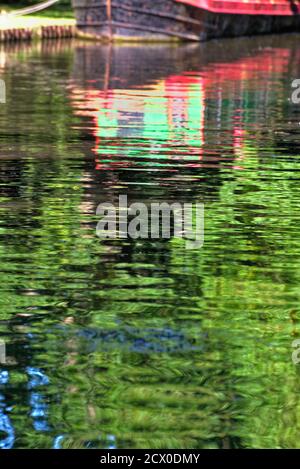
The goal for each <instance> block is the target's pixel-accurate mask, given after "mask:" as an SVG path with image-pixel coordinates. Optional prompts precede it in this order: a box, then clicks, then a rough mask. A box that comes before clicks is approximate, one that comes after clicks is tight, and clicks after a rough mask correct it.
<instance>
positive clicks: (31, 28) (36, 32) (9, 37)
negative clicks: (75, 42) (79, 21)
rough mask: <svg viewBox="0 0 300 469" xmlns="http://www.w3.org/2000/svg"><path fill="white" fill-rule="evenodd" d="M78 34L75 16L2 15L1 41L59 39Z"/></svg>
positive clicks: (0, 22) (0, 19)
mask: <svg viewBox="0 0 300 469" xmlns="http://www.w3.org/2000/svg"><path fill="white" fill-rule="evenodd" d="M75 36H76V22H75V19H73V18H56V17H45V16H36V15H34V16H30V15H29V16H22V17H14V16H3V18H1V17H0V42H13V41H22V40H27V41H28V40H33V39H57V38H62V37H75Z"/></svg>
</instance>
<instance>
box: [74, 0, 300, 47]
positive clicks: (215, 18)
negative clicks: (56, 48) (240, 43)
mask: <svg viewBox="0 0 300 469" xmlns="http://www.w3.org/2000/svg"><path fill="white" fill-rule="evenodd" d="M72 3H73V7H74V10H75V15H76V19H77V26H78V29H79V31H81V32H82V33H83V34H85V35H87V36H91V37H96V38H101V39H106V40H133V41H134V40H137V41H140V40H152V41H155V40H158V41H160V40H172V39H173V40H190V41H204V40H207V39H212V38H223V37H236V36H245V35H254V34H267V33H280V32H292V31H300V0H72Z"/></svg>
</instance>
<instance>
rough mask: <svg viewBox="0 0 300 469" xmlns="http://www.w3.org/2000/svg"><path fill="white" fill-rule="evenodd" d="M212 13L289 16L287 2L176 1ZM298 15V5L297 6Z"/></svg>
mask: <svg viewBox="0 0 300 469" xmlns="http://www.w3.org/2000/svg"><path fill="white" fill-rule="evenodd" d="M176 1H177V2H180V3H185V4H187V5H192V6H194V7H197V8H202V9H204V10H208V11H211V12H214V13H228V14H238V15H280V16H291V15H293V14H294V13H293V12H292V10H291V3H290V2H289V0H262V1H261V0H176ZM298 5H299V6H298V8H299V13H300V4H298Z"/></svg>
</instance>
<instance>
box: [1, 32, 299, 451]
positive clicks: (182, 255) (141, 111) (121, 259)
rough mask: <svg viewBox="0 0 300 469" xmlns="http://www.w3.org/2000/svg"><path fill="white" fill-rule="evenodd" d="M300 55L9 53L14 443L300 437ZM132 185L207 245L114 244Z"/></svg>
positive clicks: (6, 326) (274, 46)
mask: <svg viewBox="0 0 300 469" xmlns="http://www.w3.org/2000/svg"><path fill="white" fill-rule="evenodd" d="M298 44H299V37H298V36H283V37H269V38H256V39H251V40H249V39H241V40H235V41H224V42H211V43H208V44H203V45H201V46H195V45H193V44H187V45H183V46H176V47H165V46H148V47H145V48H143V47H137V46H135V47H110V46H99V45H94V44H90V43H88V44H82V43H69V42H63V43H58V42H55V41H53V42H49V43H43V45H42V46H41V45H32V46H22V47H18V48H17V47H16V46H13V47H9V48H6V49H5V48H2V49H0V77H1V78H3V79H4V80H5V82H6V88H7V103H6V104H5V105H4V104H1V105H0V131H1V133H0V334H1V340H2V346H1V350H2V361H3V362H4V363H2V365H1V373H0V447H2V448H13V447H14V448H81V447H88V448H230V447H234V448H253V447H255V448H268V447H278V448H279V447H281V448H283V447H291V448H294V447H297V446H299V430H300V408H299V391H300V379H299V370H300V368H299V366H300V365H298V367H297V366H296V365H294V364H293V362H292V351H293V349H292V342H293V340H295V339H297V338H299V337H300V325H299V316H300V313H299V304H300V302H299V297H300V286H299V281H300V267H299V261H300V244H299V243H300V234H299V221H300V181H299V180H300V172H299V170H300V160H299V154H300V144H299V132H300V105H295V104H292V103H291V101H290V95H291V90H292V89H291V82H292V80H293V79H294V78H298V77H299V76H300V62H299V59H300V50H299V48H298V47H299V46H298ZM120 194H128V201H129V203H130V202H145V203H147V204H149V203H150V202H153V201H154V202H162V201H167V202H172V201H178V202H181V203H184V202H201V203H204V204H205V243H204V246H203V248H202V249H196V250H187V249H186V245H185V242H184V240H180V239H170V240H157V239H156V240H150V239H149V240H147V239H136V240H130V239H116V240H101V239H99V238H97V236H96V233H95V228H96V224H97V218H98V217H97V216H96V208H97V205H98V204H99V203H101V202H113V203H117V201H118V197H119V195H120ZM4 342H5V344H6V357H3V343H4Z"/></svg>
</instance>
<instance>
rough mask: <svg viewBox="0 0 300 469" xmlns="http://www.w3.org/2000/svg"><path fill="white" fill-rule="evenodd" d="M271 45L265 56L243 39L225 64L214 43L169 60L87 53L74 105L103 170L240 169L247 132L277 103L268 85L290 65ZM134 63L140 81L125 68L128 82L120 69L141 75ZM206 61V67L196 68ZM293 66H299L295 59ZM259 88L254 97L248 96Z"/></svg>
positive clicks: (127, 52)
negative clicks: (222, 165) (89, 128)
mask: <svg viewBox="0 0 300 469" xmlns="http://www.w3.org/2000/svg"><path fill="white" fill-rule="evenodd" d="M271 40H272V41H273V46H274V47H273V49H271V48H269V47H268V44H269V42H266V47H265V48H260V47H259V43H258V44H256V43H255V41H253V40H252V41H251V45H250V47H249V44H250V43H249V42H248V41H247V40H246V39H243V40H241V41H239V46H238V49H239V50H235V51H233V50H232V51H231V53H230V54H229V57H228V55H226V57H224V60H222V53H221V54H220V53H219V52H220V49H219V48H218V46H217V48H216V47H215V46H214V45H213V44H212V43H211V44H207V45H205V46H204V47H202V46H199V48H198V47H196V50H194V48H193V51H192V52H191V51H190V49H189V46H190V45H188V46H187V49H186V47H185V46H183V47H182V49H181V48H178V49H177V48H176V52H174V54H177V57H176V56H175V57H172V58H171V59H168V58H167V57H169V52H170V54H172V48H169V49H168V50H167V51H166V50H164V48H155V47H153V49H152V52H151V48H150V49H148V48H147V50H146V51H145V49H139V48H132V47H128V48H127V47H125V48H123V47H121V48H113V49H110V47H109V46H107V47H99V46H91V47H89V48H81V49H80V50H79V51H78V57H80V63H81V65H80V63H77V64H76V67H75V68H76V69H81V70H85V72H84V75H81V77H80V76H78V75H76V73H77V72H75V77H76V87H74V88H72V100H73V102H74V109H75V110H76V113H77V114H78V115H80V116H83V117H86V118H88V119H91V120H92V122H93V134H94V137H95V141H96V145H95V148H94V152H95V155H96V168H97V169H101V170H117V169H122V168H123V169H126V168H127V169H128V168H135V167H137V166H138V167H139V168H141V167H144V168H147V167H151V168H156V169H157V170H161V169H162V168H168V170H169V171H170V170H172V171H176V170H177V169H178V168H179V167H180V166H181V165H184V166H185V167H191V168H192V167H197V166H201V167H208V166H209V165H211V164H215V162H216V161H219V162H222V161H225V162H226V163H228V161H238V163H234V165H237V166H239V165H240V160H241V156H242V154H243V145H245V140H247V135H246V133H245V131H244V130H245V128H246V127H247V126H249V125H251V122H252V123H254V122H259V119H263V114H262V113H261V112H260V110H261V108H262V106H264V107H268V105H269V104H270V100H272V99H276V97H275V95H276V93H275V94H274V93H273V94H270V93H268V92H267V89H266V86H268V84H267V83H268V80H267V77H268V76H272V77H273V78H274V77H275V76H276V75H278V76H279V75H280V74H282V73H283V71H284V70H285V69H286V68H287V67H288V66H289V64H290V62H291V57H290V55H291V49H287V48H286V47H281V46H280V41H278V46H277V42H276V40H275V39H274V38H270V43H271V42H272V41H271ZM274 41H275V42H274ZM243 46H244V47H243ZM243 49H244V50H243ZM163 50H164V53H163V52H162V51H163ZM151 53H152V54H153V57H152V60H151ZM143 54H146V56H145V57H144V58H143V57H142V56H143ZM295 54H296V53H295ZM135 56H136V68H137V67H139V70H140V74H139V73H137V74H136V75H133V74H132V73H131V75H130V73H129V72H128V75H127V73H126V67H125V76H124V81H123V77H122V80H121V79H120V76H122V75H120V73H119V67H120V66H122V64H124V63H125V64H126V63H130V64H131V67H132V68H131V70H132V69H135V59H134V57H135ZM163 56H165V57H166V59H165V62H164V69H165V70H167V71H168V60H170V73H169V75H167V76H165V77H162V76H160V73H159V67H156V64H157V63H159V61H160V60H163ZM200 56H201V61H199V60H198V61H195V60H194V58H195V57H200ZM294 59H295V61H297V58H296V56H295V58H294ZM82 62H84V64H85V66H82ZM144 62H145V63H147V67H145V73H143V70H144ZM199 62H200V64H201V65H200V64H199ZM171 64H172V66H171ZM101 70H102V73H101ZM103 70H105V72H104V73H103ZM148 70H149V73H148ZM153 70H155V72H153V75H151V73H152V71H153ZM149 74H150V78H149ZM85 76H86V77H87V79H86V80H87V82H86V81H85ZM97 77H98V78H97ZM143 77H145V78H143ZM145 80H146V82H145ZM252 80H253V81H254V82H255V92H253V93H252V94H249V91H248V90H249V83H251V81H252ZM80 81H81V82H82V86H80V85H79V83H80ZM258 83H260V85H258ZM212 103H213V105H212ZM208 104H209V105H208ZM220 116H222V119H221V118H220ZM224 119H225V120H226V122H227V125H228V132H227V133H226V139H228V140H227V141H226V154H227V155H224V141H222V129H221V125H222V122H223V124H224ZM208 121H210V123H209V125H208V124H207V122H208ZM211 127H213V128H215V129H216V132H215V133H214V134H212V133H211V132H208V131H207V129H208V128H211ZM212 148H213V150H212ZM212 152H213V153H212Z"/></svg>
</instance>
